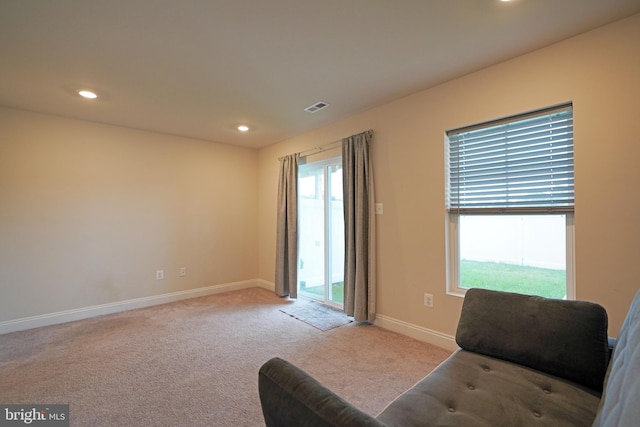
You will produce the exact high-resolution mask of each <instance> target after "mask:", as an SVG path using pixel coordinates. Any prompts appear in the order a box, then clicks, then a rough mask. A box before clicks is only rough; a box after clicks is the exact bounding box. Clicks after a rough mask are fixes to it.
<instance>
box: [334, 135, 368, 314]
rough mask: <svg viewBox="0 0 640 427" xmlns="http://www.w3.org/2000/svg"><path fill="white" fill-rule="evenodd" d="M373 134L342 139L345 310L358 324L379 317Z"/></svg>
mask: <svg viewBox="0 0 640 427" xmlns="http://www.w3.org/2000/svg"><path fill="white" fill-rule="evenodd" d="M371 134H372V132H371V131H368V132H364V133H361V134H358V135H353V136H351V137H349V138H344V139H343V140H342V173H343V186H344V232H345V262H344V311H345V313H347V315H349V316H353V317H354V318H355V320H357V321H373V320H374V319H375V316H376V274H375V267H376V259H375V251H376V238H375V237H376V236H375V226H376V224H375V199H374V191H373V171H372V168H371V156H370V154H369V141H370V140H371Z"/></svg>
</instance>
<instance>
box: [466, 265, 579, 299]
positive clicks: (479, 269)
mask: <svg viewBox="0 0 640 427" xmlns="http://www.w3.org/2000/svg"><path fill="white" fill-rule="evenodd" d="M566 283H567V279H566V272H565V271H564V270H552V269H548V268H537V267H527V266H521V265H513V264H503V263H496V262H479V261H467V260H461V261H460V287H462V288H482V289H491V290H496V291H508V292H517V293H521V294H530V295H539V296H543V297H547V298H564V296H565V294H566V288H567V285H566Z"/></svg>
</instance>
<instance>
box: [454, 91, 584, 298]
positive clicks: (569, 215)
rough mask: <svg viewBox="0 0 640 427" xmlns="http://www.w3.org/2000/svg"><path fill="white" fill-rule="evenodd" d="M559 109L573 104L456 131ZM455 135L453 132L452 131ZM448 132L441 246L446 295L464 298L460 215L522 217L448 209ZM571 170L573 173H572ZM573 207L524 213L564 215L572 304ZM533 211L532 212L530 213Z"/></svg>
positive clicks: (504, 212) (492, 210)
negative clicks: (444, 252) (461, 272)
mask: <svg viewBox="0 0 640 427" xmlns="http://www.w3.org/2000/svg"><path fill="white" fill-rule="evenodd" d="M562 108H569V109H571V111H573V103H571V102H569V103H565V104H560V105H558V106H553V107H548V108H543V109H539V110H536V111H533V112H529V113H524V114H518V115H514V116H510V117H507V118H503V119H499V120H492V121H487V122H484V123H479V124H476V125H472V126H466V127H464V128H459V129H458V131H460V130H462V129H479V128H484V127H487V128H488V127H491V126H493V125H495V124H498V123H506V122H511V121H519V120H524V119H526V118H527V117H530V116H532V115H536V114H540V115H542V114H544V113H545V112H548V111H553V110H557V109H562ZM454 131H455V130H454ZM451 132H452V131H447V132H445V135H444V148H445V225H446V226H445V233H446V234H445V245H446V293H447V294H449V295H455V296H461V297H464V295H465V294H466V291H467V290H468V288H463V287H461V286H460V233H459V219H460V216H461V215H473V214H478V215H483V214H485V215H509V214H510V213H511V214H513V213H522V212H518V210H517V209H513V210H511V211H510V210H509V209H508V208H506V209H503V210H502V211H500V209H498V210H497V211H496V209H495V208H487V209H482V208H478V209H473V210H472V212H469V211H467V212H462V211H461V210H460V209H459V208H458V209H455V208H454V209H452V208H450V207H449V202H450V193H449V192H450V169H449V164H450V139H449V134H450V133H451ZM574 170H575V169H574ZM574 206H575V204H574V205H572V206H571V207H570V209H569V210H562V209H560V210H557V211H548V212H547V211H545V210H544V209H537V208H533V209H531V210H530V211H529V212H528V213H535V214H536V215H560V214H562V215H565V218H566V221H565V243H566V247H565V253H566V260H565V261H566V264H565V265H566V293H565V298H566V299H570V300H573V299H575V298H576V289H575V219H574V218H575V213H574V212H575V208H574ZM534 211H535V212H534Z"/></svg>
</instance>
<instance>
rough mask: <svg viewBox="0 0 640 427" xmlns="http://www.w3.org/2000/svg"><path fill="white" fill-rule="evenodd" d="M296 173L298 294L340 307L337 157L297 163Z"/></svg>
mask: <svg viewBox="0 0 640 427" xmlns="http://www.w3.org/2000/svg"><path fill="white" fill-rule="evenodd" d="M298 173H299V177H298V192H299V198H298V200H299V203H298V227H299V228H298V232H299V236H298V237H299V243H298V251H299V252H298V281H299V282H298V289H299V291H300V294H301V295H302V296H305V297H308V298H313V299H315V300H319V301H322V302H324V303H327V304H329V305H338V306H342V302H343V299H344V296H343V275H344V218H343V213H342V164H341V159H340V158H339V157H338V158H333V159H329V160H324V161H320V162H315V163H310V164H305V165H300V167H299V172H298Z"/></svg>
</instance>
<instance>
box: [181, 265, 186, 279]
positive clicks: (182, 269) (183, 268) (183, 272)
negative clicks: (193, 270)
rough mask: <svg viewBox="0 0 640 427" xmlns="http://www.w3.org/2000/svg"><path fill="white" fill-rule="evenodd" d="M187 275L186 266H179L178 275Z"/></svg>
mask: <svg viewBox="0 0 640 427" xmlns="http://www.w3.org/2000/svg"><path fill="white" fill-rule="evenodd" d="M186 275H187V267H180V277H185V276H186Z"/></svg>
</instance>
